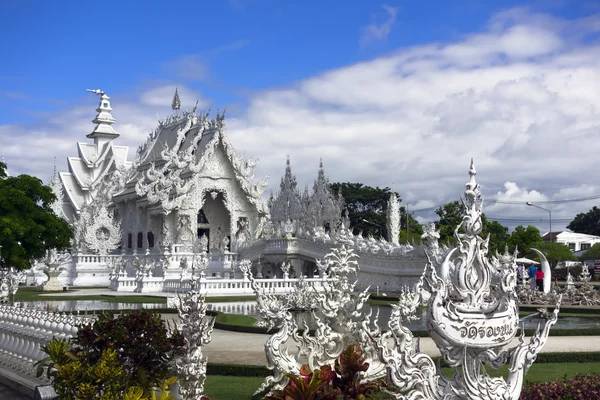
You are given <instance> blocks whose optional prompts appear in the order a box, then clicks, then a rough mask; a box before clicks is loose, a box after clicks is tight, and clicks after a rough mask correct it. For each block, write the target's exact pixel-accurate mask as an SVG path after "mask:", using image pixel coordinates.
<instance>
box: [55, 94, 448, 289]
mask: <svg viewBox="0 0 600 400" xmlns="http://www.w3.org/2000/svg"><path fill="white" fill-rule="evenodd" d="M93 92H94V93H96V94H98V95H99V96H100V105H99V106H98V108H97V112H98V115H97V117H96V118H95V119H94V120H93V122H94V123H95V124H96V128H95V129H94V131H93V132H92V133H91V134H89V135H88V138H91V139H94V143H93V144H92V143H78V145H77V147H78V155H79V156H78V157H69V158H68V162H69V172H65V173H61V174H60V179H58V177H57V174H56V173H55V175H54V177H53V179H52V181H51V185H52V187H53V190H54V191H55V193H56V195H57V198H58V199H59V200H58V202H57V204H55V208H56V209H57V211H58V213H59V214H62V215H63V217H64V218H66V219H67V220H69V221H70V222H72V223H73V225H74V227H75V240H74V243H73V248H72V253H73V262H72V265H71V266H70V268H69V270H68V271H67V272H65V273H64V274H63V276H62V278H63V279H64V281H65V283H67V284H69V285H75V286H89V285H98V286H100V285H103V286H106V285H110V287H111V288H113V289H114V290H118V291H138V292H151V291H173V292H176V291H180V290H181V289H185V287H186V284H187V283H186V282H187V281H186V280H187V279H188V278H189V271H190V269H191V267H195V266H197V264H196V263H197V261H198V255H199V254H201V253H203V252H208V258H209V262H208V265H207V266H206V267H205V268H204V270H203V271H202V274H203V279H205V280H207V281H209V280H212V281H213V282H214V280H219V282H218V283H217V282H214V284H211V285H212V286H210V287H212V288H218V290H228V289H229V290H230V291H232V292H236V293H237V292H239V290H242V291H243V290H246V289H241V287H240V286H239V282H238V281H240V280H241V279H243V274H242V272H241V271H239V269H238V268H237V262H238V261H239V260H240V259H247V260H250V261H252V264H253V266H252V268H253V272H254V274H255V276H256V277H257V278H259V279H260V278H262V279H265V280H267V279H271V280H272V282H270V283H269V285H268V286H267V287H269V288H274V289H277V288H284V287H287V286H286V281H288V280H289V279H293V278H299V277H301V276H302V277H306V278H307V279H309V280H311V279H314V280H315V282H314V284H315V285H317V283H318V282H317V281H318V280H319V279H321V278H323V277H324V271H322V270H318V268H317V264H316V262H315V261H316V260H317V259H322V258H323V257H324V256H325V255H326V254H327V253H329V252H330V249H331V248H332V247H336V246H340V245H342V244H343V245H345V246H347V247H352V248H353V249H354V251H355V252H356V253H357V254H358V255H359V257H360V273H359V284H358V288H365V287H367V286H371V287H372V288H373V290H375V289H377V290H381V291H383V292H391V291H398V290H400V289H401V287H402V286H403V285H406V284H411V283H414V282H416V281H417V279H418V278H419V277H420V276H421V273H422V271H423V268H424V266H425V264H426V262H427V259H426V257H425V251H424V250H426V249H427V250H428V252H429V253H430V256H432V257H436V258H437V257H440V256H441V255H442V253H443V252H444V251H445V249H444V248H440V247H439V246H438V245H437V239H436V237H435V235H433V236H432V235H431V232H430V234H426V235H425V236H426V237H425V238H424V239H425V244H422V245H419V246H416V247H413V246H410V245H402V244H399V243H398V241H397V240H394V239H392V240H389V241H388V240H385V239H383V238H377V239H376V238H373V237H370V238H363V237H362V236H360V235H356V236H355V235H353V234H352V229H351V227H350V226H349V220H348V219H347V218H342V213H341V211H342V209H343V199H341V197H338V196H335V195H334V194H333V193H331V191H330V190H329V181H328V179H327V178H326V176H325V171H324V168H323V165H322V163H321V165H320V166H319V169H318V174H317V179H316V180H315V183H314V185H313V190H312V192H311V191H309V189H308V187H306V188H305V190H304V191H303V192H302V193H300V191H299V189H298V188H297V184H296V179H295V177H294V176H293V174H292V171H291V165H290V162H289V159H288V161H287V165H286V168H285V174H284V177H283V178H282V180H281V186H280V190H279V192H278V193H277V194H276V195H275V196H274V197H273V198H271V199H270V200H269V204H268V205H267V204H266V203H265V201H264V199H263V192H264V190H265V188H266V179H263V180H261V181H259V182H258V183H255V182H254V168H255V166H256V162H257V160H256V159H244V158H242V157H240V156H238V155H237V154H236V152H235V150H234V148H233V146H232V144H231V143H230V142H229V140H228V139H227V137H226V135H225V123H224V116H223V115H217V116H216V118H215V119H211V118H210V117H209V115H208V114H197V113H196V109H195V108H194V109H193V110H191V111H185V112H181V111H180V100H179V95H178V93H177V90H176V91H175V95H174V98H173V102H172V104H171V106H172V108H173V114H172V115H171V116H169V117H168V118H166V119H164V120H159V121H158V126H157V127H156V129H154V130H153V131H152V132H151V133H150V135H149V137H148V139H147V140H146V142H145V143H144V144H143V145H141V146H140V147H139V148H138V151H137V153H136V156H135V160H134V161H133V163H131V162H127V161H126V159H127V153H128V149H127V147H124V146H117V145H115V144H114V143H113V141H114V140H115V139H117V138H118V137H119V135H118V134H117V133H116V131H115V130H114V129H113V127H112V124H113V123H114V122H115V119H114V118H113V117H112V115H111V111H112V108H111V107H110V102H109V97H108V96H107V95H106V94H105V93H104V92H101V91H99V90H98V91H93ZM259 139H260V138H257V140H259ZM394 200H395V199H390V204H392V205H393V204H395V202H394ZM396 203H397V201H396ZM387 225H388V230H389V231H390V232H398V229H399V226H400V214H399V207H398V206H397V204H396V207H393V206H390V207H388V224H387ZM427 232H429V230H428V231H427ZM207 288H208V286H207ZM234 288H235V290H234ZM236 290H237V291H236ZM203 292H204V291H203Z"/></svg>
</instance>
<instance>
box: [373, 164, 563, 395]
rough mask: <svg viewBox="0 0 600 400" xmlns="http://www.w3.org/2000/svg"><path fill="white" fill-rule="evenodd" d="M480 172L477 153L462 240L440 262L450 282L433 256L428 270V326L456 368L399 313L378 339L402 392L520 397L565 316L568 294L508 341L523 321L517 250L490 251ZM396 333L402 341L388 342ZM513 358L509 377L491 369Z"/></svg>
mask: <svg viewBox="0 0 600 400" xmlns="http://www.w3.org/2000/svg"><path fill="white" fill-rule="evenodd" d="M475 175H476V171H475V166H474V164H473V161H472V160H471V166H470V169H469V176H470V179H469V182H468V183H467V185H466V189H465V198H464V200H463V206H464V211H463V219H462V222H461V223H460V224H459V226H458V227H457V228H456V230H455V237H456V239H457V240H458V242H459V243H458V245H457V246H456V247H455V248H454V249H452V250H451V251H450V253H448V255H447V256H446V257H445V259H444V260H443V264H444V267H443V268H440V269H441V270H442V271H449V275H448V278H449V279H448V280H449V282H447V281H446V280H444V279H443V278H442V277H440V276H438V273H437V272H436V267H435V265H434V264H435V263H436V261H435V260H430V261H429V262H428V264H427V266H426V268H425V273H424V279H425V283H426V284H425V287H424V291H425V292H426V293H427V294H429V295H430V296H431V297H430V299H429V301H428V307H427V329H428V331H429V334H430V336H431V338H432V339H433V340H434V341H435V343H436V345H437V347H438V349H439V350H440V352H441V354H442V356H443V358H444V360H445V362H446V363H448V365H449V366H450V367H452V368H453V369H454V375H453V377H452V378H448V377H446V376H445V375H444V374H442V373H441V371H437V370H436V366H435V363H434V362H433V360H432V359H431V358H430V357H429V356H427V355H426V354H422V353H418V352H417V351H416V349H415V346H414V344H413V343H414V342H413V335H412V333H411V332H410V331H409V330H408V329H406V328H405V327H404V326H403V325H402V318H401V316H400V315H393V316H392V318H391V319H390V328H391V330H390V331H389V332H388V333H385V334H383V335H382V337H381V338H380V339H378V340H377V343H378V345H377V346H378V348H379V355H380V358H381V361H382V362H385V363H386V367H387V376H388V380H389V381H390V382H391V384H392V385H393V386H395V387H396V388H397V389H400V391H401V392H402V394H397V395H395V397H396V398H397V399H439V400H442V399H443V400H452V399H473V400H475V399H490V400H517V399H518V398H519V396H520V393H521V389H522V385H523V376H524V374H525V372H526V371H527V370H528V368H529V367H530V366H531V364H533V362H534V361H535V358H536V356H537V354H538V353H539V352H540V350H541V349H542V347H543V346H544V345H545V343H546V340H547V339H548V335H549V332H550V328H551V327H552V326H553V325H554V324H555V323H556V321H557V318H558V311H559V307H560V302H561V298H560V297H559V299H558V303H557V304H556V308H555V310H554V312H553V313H552V314H550V316H548V315H546V314H545V313H543V312H541V313H540V316H541V317H542V318H544V319H545V321H543V323H541V328H540V326H538V329H537V330H536V332H535V333H534V334H533V336H532V337H531V339H530V340H529V342H528V343H526V342H525V338H524V336H523V335H521V337H520V338H519V343H518V344H517V345H516V346H514V347H507V346H509V345H510V343H511V341H512V340H513V339H514V338H515V336H516V333H517V329H518V324H519V309H518V301H517V294H516V291H515V290H516V283H517V276H516V263H515V258H516V256H515V255H510V254H508V253H505V254H504V255H502V256H500V257H499V258H498V259H495V258H492V259H488V258H487V243H488V240H487V239H485V240H484V239H483V238H481V237H480V236H479V235H480V233H481V230H482V220H481V215H482V205H483V200H482V197H481V192H480V189H479V185H478V184H477V182H476V180H475ZM461 229H462V230H461ZM459 232H460V233H459ZM492 275H494V276H495V279H494V281H492ZM415 301H416V300H415ZM390 338H392V339H394V343H395V348H389V347H388V346H387V343H388V342H389V340H388V339H390ZM507 362H508V363H509V365H510V366H509V372H508V378H507V379H506V380H505V379H504V378H492V377H490V376H489V375H488V374H487V371H486V369H485V368H484V366H485V365H488V366H491V367H492V368H499V367H500V366H501V365H502V364H505V363H507Z"/></svg>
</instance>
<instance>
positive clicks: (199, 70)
mask: <svg viewBox="0 0 600 400" xmlns="http://www.w3.org/2000/svg"><path fill="white" fill-rule="evenodd" d="M249 44H250V40H247V39H242V40H236V41H234V42H231V43H226V44H224V45H221V46H217V47H214V48H211V49H208V50H206V51H204V52H202V53H199V54H188V55H184V56H181V57H178V58H176V59H175V60H173V61H170V62H167V63H165V64H164V67H165V69H166V70H167V71H168V72H170V73H172V74H174V75H175V76H176V77H178V78H183V79H189V80H192V81H205V80H208V79H209V78H210V62H211V61H212V60H214V58H215V57H218V56H219V55H220V54H222V53H226V52H231V51H235V50H239V49H241V48H244V47H246V46H248V45H249Z"/></svg>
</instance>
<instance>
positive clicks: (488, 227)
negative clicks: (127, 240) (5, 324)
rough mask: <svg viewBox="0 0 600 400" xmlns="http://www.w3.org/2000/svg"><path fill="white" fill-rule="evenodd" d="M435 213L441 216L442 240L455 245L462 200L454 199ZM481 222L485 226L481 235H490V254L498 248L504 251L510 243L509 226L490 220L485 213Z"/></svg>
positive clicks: (461, 211) (439, 225)
mask: <svg viewBox="0 0 600 400" xmlns="http://www.w3.org/2000/svg"><path fill="white" fill-rule="evenodd" d="M435 213H436V214H437V215H438V216H439V217H440V220H439V222H438V228H439V231H440V242H441V243H445V244H449V245H455V244H456V239H455V238H454V230H455V229H456V227H457V226H458V224H460V223H461V222H462V218H463V205H462V204H461V202H460V201H458V200H457V201H453V202H450V203H447V204H444V205H443V206H441V207H439V208H438V209H437V210H435ZM481 222H482V225H483V228H482V230H481V236H482V237H484V238H486V237H487V235H488V234H489V235H490V242H489V247H488V248H489V251H488V252H489V254H494V253H495V252H496V250H498V251H499V252H502V251H504V247H505V246H506V244H507V243H508V238H509V234H508V228H507V227H505V226H504V225H502V224H500V223H499V222H497V221H488V219H487V217H486V216H485V214H481Z"/></svg>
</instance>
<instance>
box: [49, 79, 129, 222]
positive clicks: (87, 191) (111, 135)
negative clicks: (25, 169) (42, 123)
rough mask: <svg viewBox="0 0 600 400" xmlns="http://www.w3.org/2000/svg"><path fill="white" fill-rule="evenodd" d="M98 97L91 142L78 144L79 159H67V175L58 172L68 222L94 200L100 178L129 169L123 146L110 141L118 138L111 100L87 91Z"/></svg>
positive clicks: (104, 95) (101, 94)
mask: <svg viewBox="0 0 600 400" xmlns="http://www.w3.org/2000/svg"><path fill="white" fill-rule="evenodd" d="M88 91H89V92H92V93H95V94H97V95H98V96H99V97H100V104H99V105H98V108H96V111H97V112H98V115H96V118H95V119H94V120H93V121H92V122H93V123H95V124H96V127H95V129H94V130H93V131H92V133H90V134H88V135H87V137H88V138H90V139H94V142H93V143H86V142H79V143H77V150H78V153H79V154H78V157H68V158H67V161H68V164H69V172H61V173H60V180H61V182H62V185H63V188H64V201H63V211H64V215H65V217H66V218H67V220H68V221H69V222H74V220H75V219H76V217H77V216H78V215H79V213H80V211H81V208H82V206H84V205H89V204H91V203H92V202H93V200H94V199H95V198H96V195H97V193H98V189H100V187H101V183H102V181H103V178H104V177H106V176H107V175H108V174H110V173H111V172H113V171H115V170H116V169H128V168H129V167H130V166H131V162H127V152H128V150H129V148H128V147H126V146H116V145H114V144H113V140H114V139H116V138H118V137H119V134H118V133H117V132H115V130H114V128H113V127H112V124H113V123H114V122H115V119H114V118H113V117H112V115H111V111H112V108H111V106H110V97H108V96H107V95H106V93H104V92H103V91H101V90H88Z"/></svg>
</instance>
